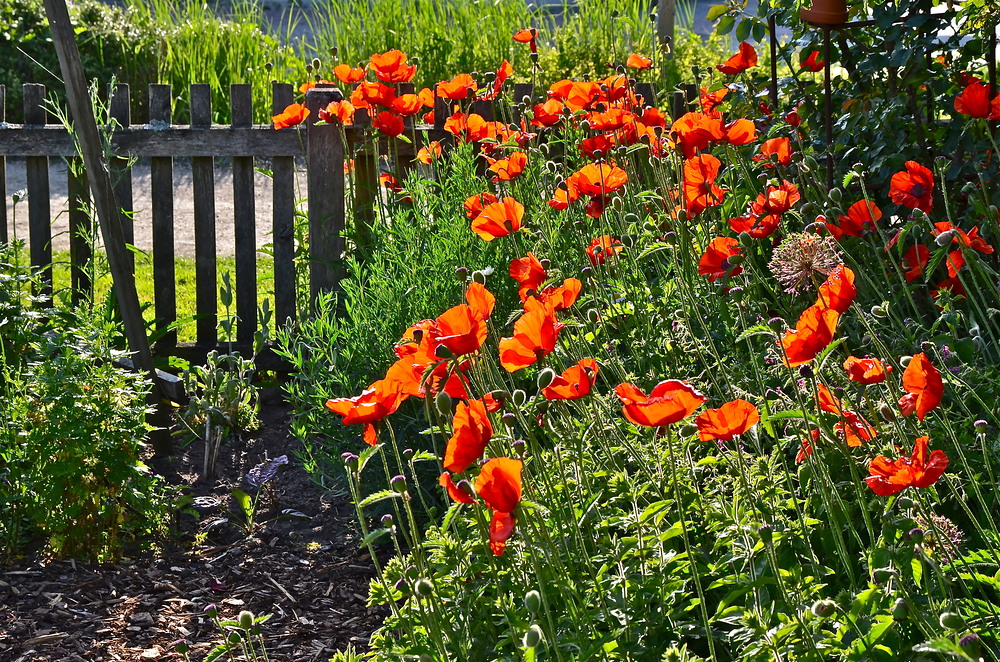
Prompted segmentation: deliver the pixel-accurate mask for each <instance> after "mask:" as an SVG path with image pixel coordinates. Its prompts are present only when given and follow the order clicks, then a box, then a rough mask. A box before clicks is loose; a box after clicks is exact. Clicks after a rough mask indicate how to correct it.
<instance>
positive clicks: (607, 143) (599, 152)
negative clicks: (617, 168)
mask: <svg viewBox="0 0 1000 662" xmlns="http://www.w3.org/2000/svg"><path fill="white" fill-rule="evenodd" d="M614 146H615V141H614V139H613V138H612V137H611V136H609V135H607V134H605V133H601V134H598V135H596V136H591V137H590V138H584V139H583V140H581V141H580V143H579V144H578V145H577V149H579V150H580V154H582V155H583V156H586V157H587V158H588V159H597V158H600V157H602V156H604V155H605V154H607V153H608V152H610V151H611V150H612V149H613V148H614Z"/></svg>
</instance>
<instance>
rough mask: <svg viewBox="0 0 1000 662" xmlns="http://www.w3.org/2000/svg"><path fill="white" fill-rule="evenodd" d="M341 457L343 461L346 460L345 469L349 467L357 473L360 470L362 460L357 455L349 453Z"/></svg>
mask: <svg viewBox="0 0 1000 662" xmlns="http://www.w3.org/2000/svg"><path fill="white" fill-rule="evenodd" d="M340 457H341V459H343V460H344V466H345V467H347V468H348V469H350V470H351V471H357V470H358V461H359V460H360V459H361V458H359V457H358V456H357V455H355V454H354V453H350V452H348V453H343V454H341V456H340Z"/></svg>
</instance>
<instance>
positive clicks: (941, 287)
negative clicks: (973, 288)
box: [930, 277, 965, 300]
mask: <svg viewBox="0 0 1000 662" xmlns="http://www.w3.org/2000/svg"><path fill="white" fill-rule="evenodd" d="M942 292H950V293H951V296H952V297H954V298H956V299H958V298H964V297H965V287H964V286H963V285H962V281H960V280H959V279H958V278H954V277H952V278H945V279H944V280H943V281H941V282H940V283H938V284H937V287H935V288H933V289H931V292H930V294H931V298H933V299H935V300H937V298H938V296H940V295H941V293H942Z"/></svg>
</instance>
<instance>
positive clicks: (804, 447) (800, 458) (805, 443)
mask: <svg viewBox="0 0 1000 662" xmlns="http://www.w3.org/2000/svg"><path fill="white" fill-rule="evenodd" d="M809 434H810V436H812V441H810V440H809V439H803V440H802V441H801V442H800V444H799V452H798V453H796V454H795V464H802V463H803V462H805V461H806V458H807V457H809V456H811V455H812V454H813V450H815V448H814V447H815V445H816V443H817V442H818V441H819V430H818V429H817V428H813V429H812V430H810V431H809Z"/></svg>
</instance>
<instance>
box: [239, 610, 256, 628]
mask: <svg viewBox="0 0 1000 662" xmlns="http://www.w3.org/2000/svg"><path fill="white" fill-rule="evenodd" d="M236 620H237V621H238V622H239V624H240V627H241V628H243V629H244V630H249V629H250V626H251V625H253V612H252V611H247V610H246V609H244V610H243V611H241V612H240V615H239V616H237V617H236Z"/></svg>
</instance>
